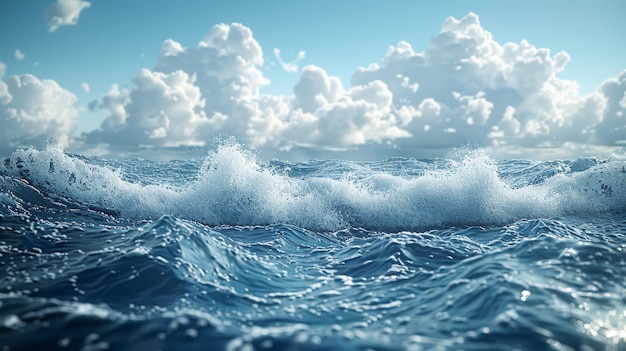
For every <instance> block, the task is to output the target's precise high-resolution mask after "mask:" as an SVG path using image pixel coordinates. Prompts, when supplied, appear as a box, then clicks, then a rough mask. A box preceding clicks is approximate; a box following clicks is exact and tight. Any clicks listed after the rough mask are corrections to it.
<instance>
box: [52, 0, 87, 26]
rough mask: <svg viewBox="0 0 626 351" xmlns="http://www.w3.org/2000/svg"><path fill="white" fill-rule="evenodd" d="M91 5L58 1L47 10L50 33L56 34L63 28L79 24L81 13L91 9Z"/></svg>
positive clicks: (72, 1) (84, 2)
mask: <svg viewBox="0 0 626 351" xmlns="http://www.w3.org/2000/svg"><path fill="white" fill-rule="evenodd" d="M89 6H91V3H89V2H87V1H81V0H57V1H56V2H53V3H52V4H50V6H49V7H48V10H46V19H47V21H48V31H50V32H54V31H56V30H57V29H59V27H62V26H73V25H75V24H76V23H77V22H78V17H80V13H81V11H83V10H84V9H87V8H89Z"/></svg>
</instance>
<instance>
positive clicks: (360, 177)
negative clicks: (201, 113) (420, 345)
mask: <svg viewBox="0 0 626 351" xmlns="http://www.w3.org/2000/svg"><path fill="white" fill-rule="evenodd" d="M137 162H139V161H137ZM364 168H365V169H366V170H365V171H361V173H351V174H349V175H345V176H343V177H337V178H331V177H328V176H323V175H320V174H313V175H297V174H288V172H287V171H286V170H285V169H280V167H270V166H266V165H263V164H262V163H261V162H259V161H258V160H257V159H256V157H255V156H254V155H253V154H252V153H250V152H247V151H245V150H243V149H242V147H241V146H239V145H238V144H223V145H221V146H219V147H218V148H217V149H216V150H215V151H213V152H211V153H210V154H209V155H208V156H207V157H206V159H205V160H204V162H203V163H202V165H201V167H200V168H199V170H198V172H197V176H196V177H195V178H194V179H192V180H189V181H187V182H185V183H183V184H171V183H167V182H166V181H165V180H164V181H162V182H153V183H151V184H146V183H145V182H144V183H142V182H134V181H129V180H128V177H125V175H124V171H123V170H122V169H112V168H110V167H107V166H103V165H98V164H95V163H92V162H90V160H89V159H84V158H79V157H75V156H71V155H68V154H66V153H64V152H63V150H62V149H60V148H59V147H52V146H50V147H48V148H46V149H44V150H36V149H27V150H17V151H15V152H14V153H13V154H12V155H11V156H10V157H8V158H6V159H5V160H4V162H3V164H2V165H1V166H0V174H3V175H4V176H5V177H7V176H8V177H12V178H14V179H23V180H25V181H26V182H28V183H29V184H30V185H32V186H33V187H35V188H36V190H38V191H42V192H44V193H46V194H50V195H52V196H57V197H61V198H63V199H66V200H68V201H71V202H74V203H78V204H82V205H84V206H87V207H89V208H91V209H94V210H96V211H101V212H106V213H108V214H112V215H116V216H122V217H126V218H130V219H155V218H159V217H161V216H162V215H173V216H176V217H178V218H184V219H190V220H194V221H198V222H201V223H204V224H207V225H211V226H218V225H269V224H279V223H282V224H291V225H296V226H299V227H302V228H308V229H314V230H322V231H336V230H340V229H343V228H348V227H357V228H365V229H368V230H395V231H400V230H416V229H430V228H440V227H447V226H470V225H483V226H484V225H487V226H488V225H499V224H505V223H510V222H512V221H515V220H518V219H522V218H541V217H546V216H566V215H570V214H595V213H602V212H624V211H625V210H626V157H617V156H616V157H612V158H611V159H608V160H606V161H603V162H597V161H595V160H594V159H579V160H574V161H572V162H569V163H567V165H566V167H564V168H562V169H558V170H556V171H553V172H552V173H550V174H549V175H547V176H545V177H544V178H542V179H541V181H537V180H536V179H533V181H529V182H527V183H524V182H521V183H520V182H519V181H518V182H515V183H514V182H511V181H510V180H508V179H507V178H506V177H504V176H502V174H501V173H500V172H499V170H498V163H497V162H495V161H494V160H492V159H490V158H489V157H487V156H485V155H482V154H480V153H478V152H466V153H465V155H464V156H462V157H461V158H460V159H459V160H456V161H450V162H446V163H445V164H444V165H443V166H435V167H431V168H428V169H424V170H423V172H421V173H419V174H412V175H401V174H400V175H399V174H393V173H392V172H386V171H377V170H374V169H367V167H364ZM535 176H536V174H532V175H529V177H530V178H532V177H535ZM18 196H19V195H18Z"/></svg>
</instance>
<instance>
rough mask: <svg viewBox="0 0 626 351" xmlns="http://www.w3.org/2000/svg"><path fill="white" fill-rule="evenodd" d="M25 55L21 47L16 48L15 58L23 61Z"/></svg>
mask: <svg viewBox="0 0 626 351" xmlns="http://www.w3.org/2000/svg"><path fill="white" fill-rule="evenodd" d="M25 57H26V55H24V53H23V52H21V51H20V50H19V49H15V59H16V60H18V61H22V60H23V59H24V58H25Z"/></svg>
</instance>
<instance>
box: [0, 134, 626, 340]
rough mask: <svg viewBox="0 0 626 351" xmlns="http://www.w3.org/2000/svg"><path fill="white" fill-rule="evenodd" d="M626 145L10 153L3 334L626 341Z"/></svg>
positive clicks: (1, 243)
mask: <svg viewBox="0 0 626 351" xmlns="http://www.w3.org/2000/svg"><path fill="white" fill-rule="evenodd" d="M625 250H626V158H625V157H620V156H615V157H612V158H610V159H608V160H596V159H578V160H572V161H552V162H541V163H538V162H531V161H526V160H508V161H499V162H496V161H493V160H491V159H489V158H488V157H486V156H483V155H480V154H477V153H471V152H469V153H467V154H466V155H465V156H462V157H459V158H458V159H455V160H444V159H431V160H417V159H405V158H397V159H389V160H384V161H379V162H349V161H340V160H326V161H310V162H305V163H286V162H280V161H270V162H265V161H260V160H256V159H255V158H254V157H253V156H251V155H250V154H248V153H246V152H244V151H242V150H241V149H240V148H239V147H238V146H237V145H224V146H222V147H220V148H218V150H217V151H215V152H213V153H211V154H209V156H208V157H207V158H206V159H205V160H201V161H189V160H186V161H173V162H168V163H155V162H150V161H146V160H140V159H133V160H124V161H114V160H107V159H101V158H93V157H84V156H79V155H67V154H65V153H63V152H62V151H61V150H59V149H56V148H48V149H46V150H20V151H16V152H15V153H13V154H12V155H10V156H9V157H7V158H6V159H4V160H3V164H2V165H0V344H1V345H2V346H3V349H9V350H22V349H32V350H35V349H82V350H102V349H112V350H120V349H133V350H139V349H144V350H157V349H168V350H169V349H181V350H188V349H203V350H206V349H227V350H250V349H257V350H263V349H302V350H318V349H319V350H327V349H341V350H364V349H375V350H379V349H380V350H396V349H398V350H404V349H406V350H430V349H450V350H457V349H471V350H487V349H494V350H510V349H515V348H517V349H526V350H542V349H553V350H571V349H575V350H603V349H607V350H624V349H626V279H625V277H626V253H625V252H624V251H625Z"/></svg>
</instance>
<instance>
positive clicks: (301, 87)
mask: <svg viewBox="0 0 626 351" xmlns="http://www.w3.org/2000/svg"><path fill="white" fill-rule="evenodd" d="M392 100H393V96H392V94H391V92H390V91H389V90H388V89H387V86H386V85H385V83H383V82H381V81H373V82H369V83H368V84H365V85H361V86H355V87H352V88H350V89H348V90H345V89H344V88H343V87H342V85H341V82H340V80H339V79H338V78H337V77H329V76H328V75H327V74H326V72H325V71H324V70H323V69H322V68H320V67H316V66H306V67H304V69H303V70H302V75H301V77H300V81H298V83H297V84H296V86H295V87H294V99H293V102H292V111H291V113H290V115H289V117H288V118H287V119H286V123H285V124H284V126H283V129H282V130H281V138H280V139H281V143H282V145H281V147H282V148H286V149H288V148H291V147H293V146H307V147H315V148H322V149H324V148H326V149H345V148H350V147H354V146H357V145H363V144H366V143H368V142H381V141H383V140H393V139H396V138H406V137H410V134H409V133H408V132H406V131H404V130H402V129H401V128H399V127H398V125H399V119H398V118H397V117H396V116H395V115H394V114H392V113H391V111H392Z"/></svg>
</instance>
